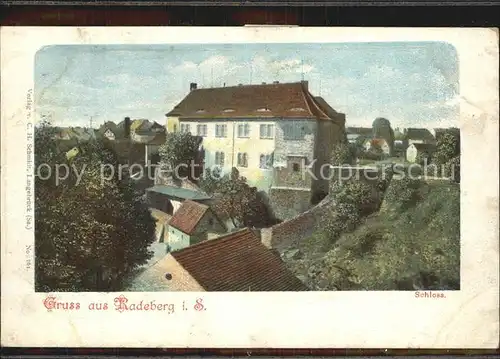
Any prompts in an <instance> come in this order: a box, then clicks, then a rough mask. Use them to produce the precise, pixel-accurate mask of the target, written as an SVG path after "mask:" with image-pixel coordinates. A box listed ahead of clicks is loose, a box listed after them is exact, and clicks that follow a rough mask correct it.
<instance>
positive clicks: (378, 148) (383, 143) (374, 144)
mask: <svg viewBox="0 0 500 359" xmlns="http://www.w3.org/2000/svg"><path fill="white" fill-rule="evenodd" d="M364 147H365V150H366V151H375V152H380V153H381V154H383V155H386V156H389V155H390V154H391V147H390V146H389V144H388V143H387V140H385V139H383V138H373V139H368V140H367V141H366V142H365V146H364Z"/></svg>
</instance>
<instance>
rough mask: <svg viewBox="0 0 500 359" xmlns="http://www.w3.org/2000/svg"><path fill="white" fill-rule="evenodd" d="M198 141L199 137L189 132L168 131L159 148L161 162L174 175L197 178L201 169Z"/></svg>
mask: <svg viewBox="0 0 500 359" xmlns="http://www.w3.org/2000/svg"><path fill="white" fill-rule="evenodd" d="M200 143H201V141H200V137H197V136H192V135H191V134H190V133H189V132H172V133H168V134H167V138H166V141H165V144H163V145H162V146H161V147H160V149H159V154H160V159H161V161H160V162H161V164H162V165H166V166H167V167H169V168H170V169H171V170H172V171H173V173H172V174H173V175H174V176H176V175H178V176H179V177H188V178H190V179H191V180H195V179H197V177H198V175H199V171H200V170H202V168H201V161H202V158H201V156H200V153H201V151H200ZM192 166H194V167H192ZM176 168H177V169H178V171H177V172H176V171H175V169H176ZM192 168H193V170H192ZM195 170H196V171H195ZM193 174H194V176H193Z"/></svg>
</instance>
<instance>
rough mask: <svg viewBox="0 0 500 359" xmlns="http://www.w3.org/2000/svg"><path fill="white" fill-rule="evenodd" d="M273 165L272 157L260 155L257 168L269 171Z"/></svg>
mask: <svg viewBox="0 0 500 359" xmlns="http://www.w3.org/2000/svg"><path fill="white" fill-rule="evenodd" d="M272 165H273V155H260V164H259V167H260V168H263V169H269V168H271V167H272Z"/></svg>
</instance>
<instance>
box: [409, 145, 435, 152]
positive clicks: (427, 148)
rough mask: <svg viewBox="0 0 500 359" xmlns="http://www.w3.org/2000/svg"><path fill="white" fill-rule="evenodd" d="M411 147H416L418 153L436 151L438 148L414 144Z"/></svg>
mask: <svg viewBox="0 0 500 359" xmlns="http://www.w3.org/2000/svg"><path fill="white" fill-rule="evenodd" d="M411 146H414V147H415V148H416V149H417V151H435V150H436V146H435V145H434V144H430V143H413V144H412V145H411Z"/></svg>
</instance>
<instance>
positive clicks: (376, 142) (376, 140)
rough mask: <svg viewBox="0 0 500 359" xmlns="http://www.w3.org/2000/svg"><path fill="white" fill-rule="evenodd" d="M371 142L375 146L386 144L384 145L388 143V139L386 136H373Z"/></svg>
mask: <svg viewBox="0 0 500 359" xmlns="http://www.w3.org/2000/svg"><path fill="white" fill-rule="evenodd" d="M370 143H371V144H372V145H374V146H377V145H378V146H384V145H388V143H387V141H386V140H385V138H372V139H371V140H370Z"/></svg>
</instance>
